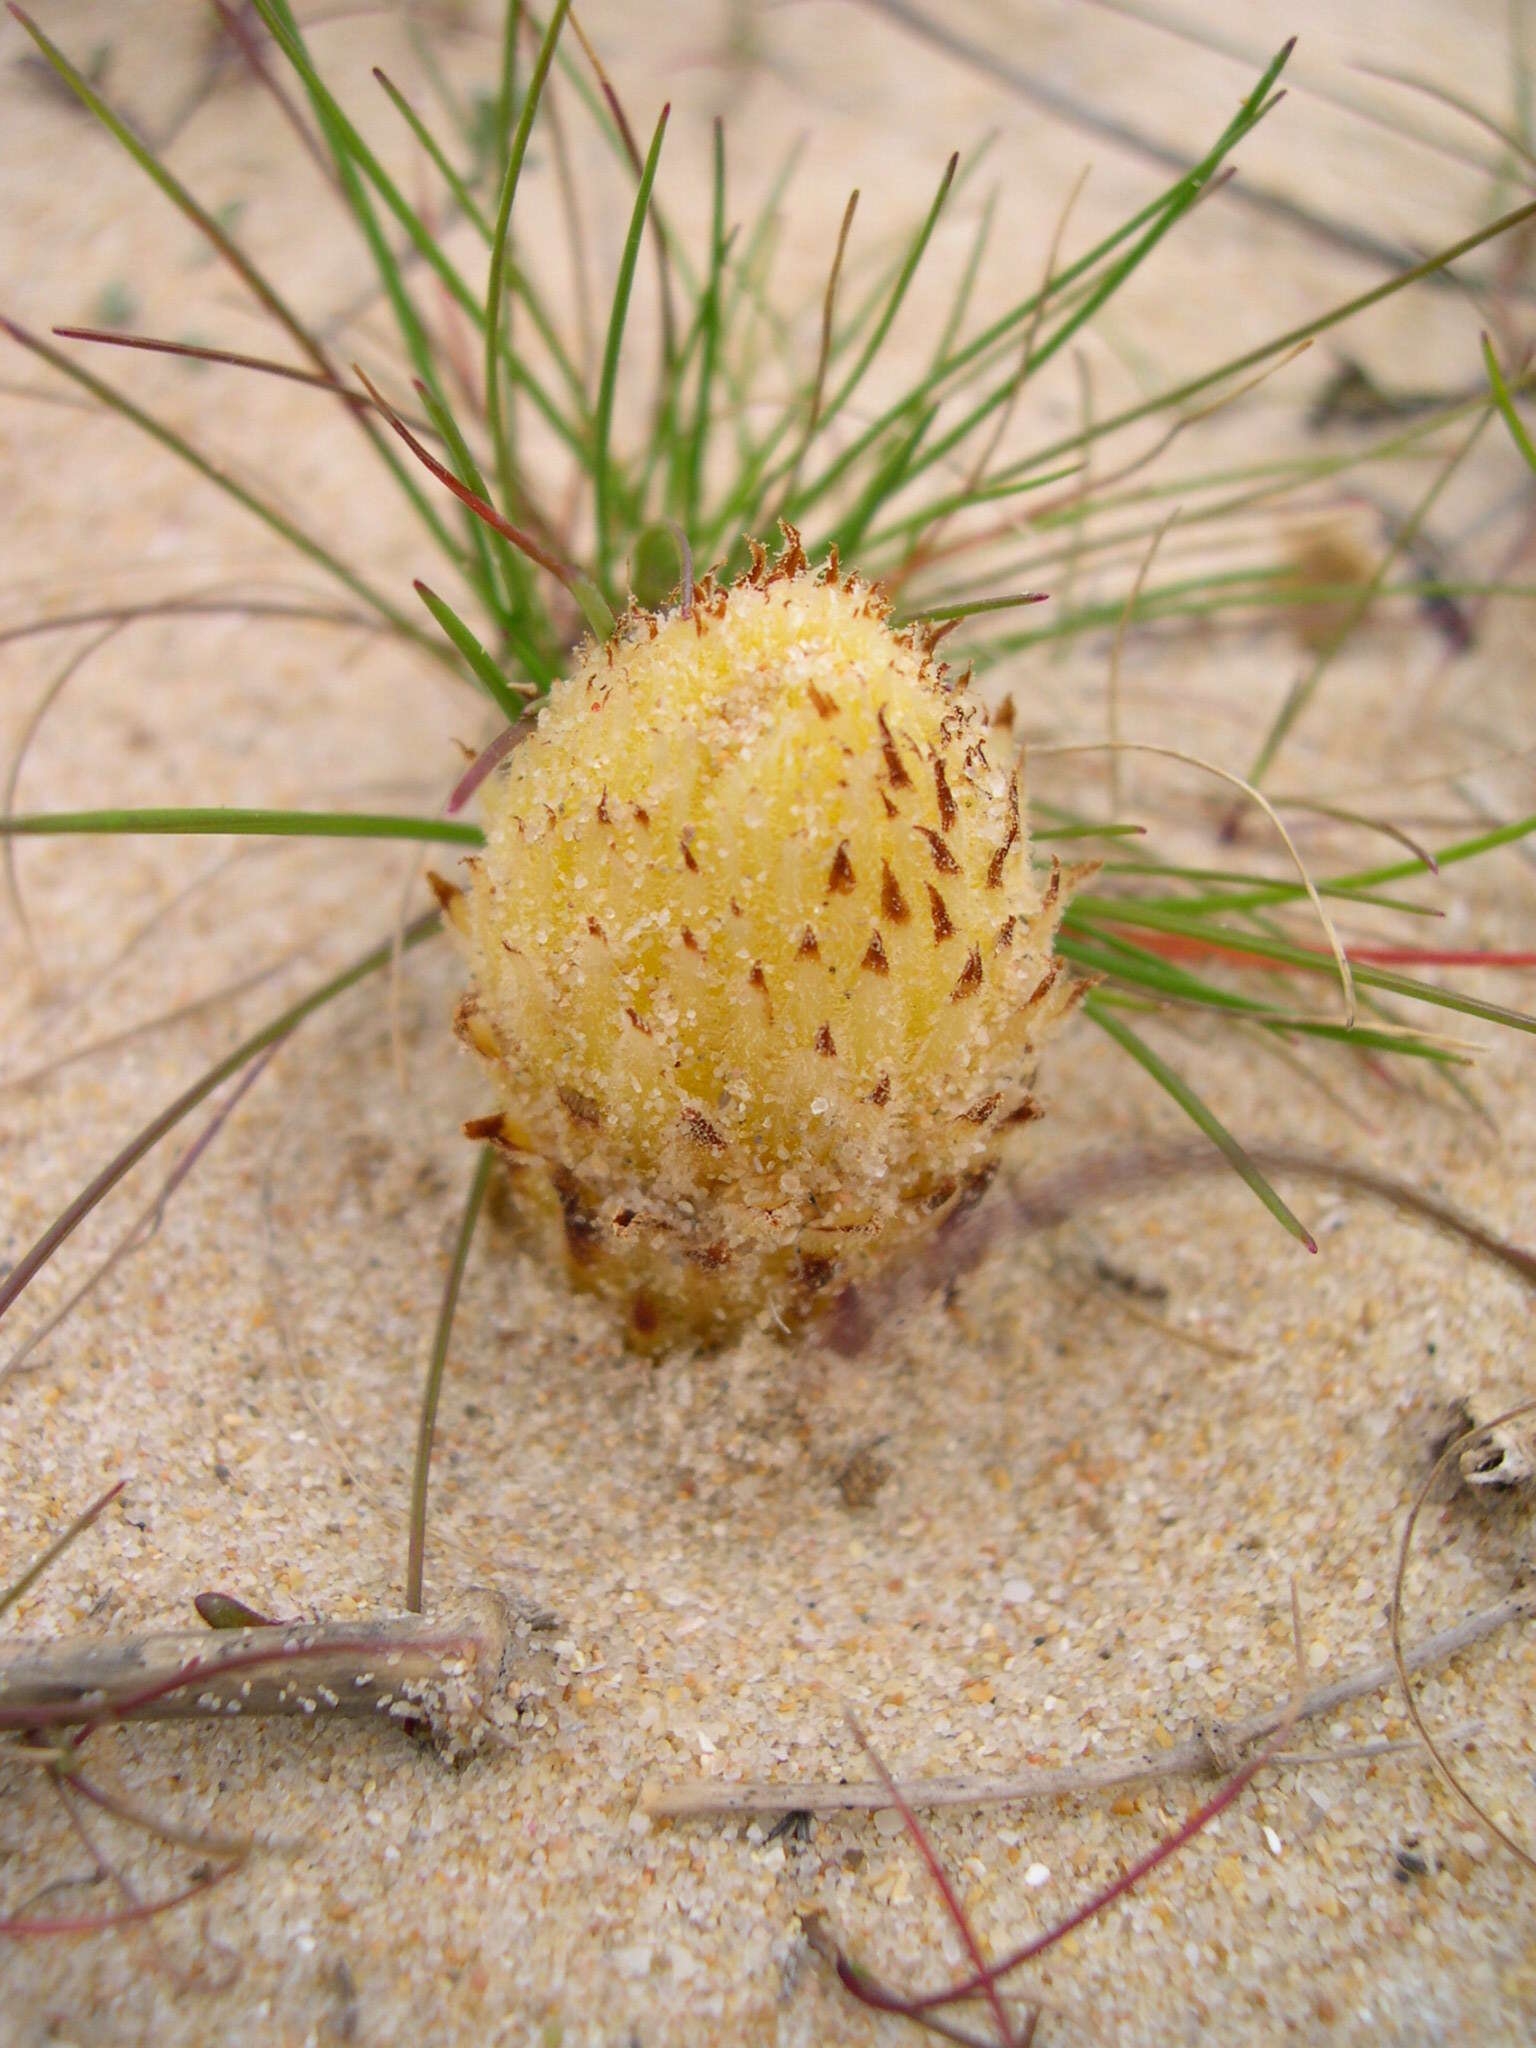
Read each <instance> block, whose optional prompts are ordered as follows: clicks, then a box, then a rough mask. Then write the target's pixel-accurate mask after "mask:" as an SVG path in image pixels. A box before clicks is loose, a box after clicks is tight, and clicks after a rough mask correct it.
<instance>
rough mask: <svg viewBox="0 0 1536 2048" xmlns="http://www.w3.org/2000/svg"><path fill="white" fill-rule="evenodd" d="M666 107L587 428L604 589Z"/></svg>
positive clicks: (634, 213) (645, 173)
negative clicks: (631, 343) (627, 365)
mask: <svg viewBox="0 0 1536 2048" xmlns="http://www.w3.org/2000/svg"><path fill="white" fill-rule="evenodd" d="M671 112H672V109H671V107H670V105H668V106H665V107H663V108H662V110H661V116H660V119H659V120H658V121H657V123H656V132H655V134H654V135H653V136H652V137H651V146H650V149H649V150H648V151H647V153H646V159H645V163H644V165H643V166H642V168H641V172H640V183H639V186H638V188H637V189H636V192H635V203H634V206H633V208H632V209H631V211H630V216H629V229H628V232H627V233H626V235H625V237H624V253H623V255H622V257H621V258H620V260H619V271H618V276H617V277H616V278H615V280H614V286H613V304H612V307H611V309H610V311H609V315H608V335H607V339H606V341H605V342H604V344H603V366H602V373H601V377H600V379H599V382H598V389H597V409H596V412H595V414H594V424H593V432H592V500H593V517H594V521H595V524H596V529H597V545H596V551H595V564H594V565H595V568H596V574H597V583H598V587H599V588H600V589H601V590H602V591H603V592H604V594H605V595H606V594H607V592H608V589H609V581H608V572H609V565H610V562H611V560H612V555H613V498H614V475H613V470H614V463H613V456H612V449H611V445H610V444H611V441H612V434H613V401H614V393H615V390H616V388H617V385H618V377H619V352H620V350H621V348H622V347H623V342H624V324H625V321H626V320H627V318H628V316H629V300H630V294H631V292H632V291H633V289H634V283H635V265H636V263H637V262H638V261H639V257H640V243H641V239H642V238H643V236H644V234H645V223H646V217H647V215H648V214H649V212H650V207H651V187H652V186H653V185H654V184H655V182H656V167H657V165H658V164H659V162H660V161H661V145H662V143H663V142H664V141H665V139H666V133H667V121H668V119H669V118H670V116H671Z"/></svg>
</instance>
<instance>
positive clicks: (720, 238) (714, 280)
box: [673, 118, 730, 534]
mask: <svg viewBox="0 0 1536 2048" xmlns="http://www.w3.org/2000/svg"><path fill="white" fill-rule="evenodd" d="M711 161H712V180H711V201H710V222H709V269H708V272H707V274H706V277H705V282H704V294H703V297H702V298H701V299H700V301H699V336H700V340H699V378H698V385H697V387H696V389H695V391H694V398H693V424H692V426H691V428H690V429H689V431H688V433H687V434H686V436H685V437H684V439H683V444H682V451H681V469H682V484H681V489H680V490H679V492H678V493H677V494H676V496H675V497H674V499H673V506H674V509H675V511H676V512H677V515H678V518H679V520H680V522H681V524H682V527H683V530H684V531H685V532H686V533H688V534H692V533H693V532H694V530H695V528H696V527H697V525H698V520H699V506H700V500H701V495H702V492H703V485H704V451H705V449H706V448H707V447H708V445H709V409H710V405H711V403H712V402H713V398H714V385H715V362H716V358H717V356H718V353H719V349H720V315H721V305H720V291H721V285H722V282H723V280H724V275H725V259H726V251H727V249H728V248H729V246H730V244H729V239H728V237H727V235H726V228H725V123H724V122H723V121H721V120H719V119H718V118H717V119H716V121H715V124H714V146H713V154H712V159H711Z"/></svg>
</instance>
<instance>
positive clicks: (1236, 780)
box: [1026, 740, 1356, 1031]
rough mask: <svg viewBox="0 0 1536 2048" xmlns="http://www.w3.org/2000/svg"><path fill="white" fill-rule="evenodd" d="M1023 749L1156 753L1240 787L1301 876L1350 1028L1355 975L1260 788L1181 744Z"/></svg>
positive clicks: (1087, 743) (1034, 750)
mask: <svg viewBox="0 0 1536 2048" xmlns="http://www.w3.org/2000/svg"><path fill="white" fill-rule="evenodd" d="M1026 751H1027V752H1028V753H1030V754H1103V753H1112V752H1122V751H1123V752H1127V753H1137V754H1160V755H1162V756H1163V758H1164V759H1165V760H1168V761H1182V762H1184V764H1185V765H1186V766H1187V767H1190V768H1199V769H1200V770H1202V772H1203V773H1205V774H1207V775H1214V776H1216V777H1217V778H1218V779H1219V780H1220V781H1222V782H1225V783H1229V784H1230V785H1231V787H1232V788H1233V789H1237V790H1241V791H1242V793H1243V795H1244V796H1246V797H1249V798H1251V799H1252V801H1253V802H1254V803H1256V804H1257V805H1258V807H1259V809H1260V810H1261V811H1262V812H1263V813H1264V815H1265V817H1266V818H1268V820H1269V822H1270V823H1271V824H1272V825H1273V826H1274V828H1275V830H1276V832H1278V833H1279V835H1280V838H1281V840H1282V841H1283V842H1284V845H1285V850H1286V852H1287V853H1288V854H1289V855H1290V857H1291V861H1292V864H1293V865H1294V867H1295V869H1296V873H1297V875H1298V876H1299V877H1300V879H1301V885H1302V887H1303V888H1304V889H1305V890H1306V892H1307V896H1308V898H1309V900H1310V901H1311V904H1312V908H1313V909H1314V910H1315V911H1316V912H1317V921H1318V923H1319V924H1320V925H1321V926H1322V928H1323V935H1324V937H1325V938H1326V939H1327V941H1328V950H1329V951H1330V952H1331V953H1332V955H1333V958H1334V964H1335V965H1336V966H1337V968H1338V970H1339V986H1340V988H1341V989H1342V990H1343V994H1344V1028H1345V1030H1346V1031H1352V1030H1353V1029H1354V1025H1355V1015H1356V1010H1355V977H1354V975H1353V974H1352V973H1351V972H1350V967H1349V956H1348V954H1347V953H1346V952H1345V951H1344V942H1343V940H1342V939H1341V938H1340V937H1339V934H1338V929H1337V927H1336V926H1335V924H1334V922H1333V919H1332V918H1331V917H1330V916H1329V915H1328V912H1327V911H1326V910H1325V909H1324V907H1323V899H1322V897H1321V896H1320V895H1319V894H1318V891H1317V884H1316V883H1315V882H1314V881H1313V880H1312V877H1311V875H1310V873H1309V872H1308V870H1307V864H1306V862H1305V861H1304V860H1303V859H1302V857H1301V854H1300V852H1299V851H1298V849H1297V846H1296V842H1295V840H1294V839H1293V838H1292V837H1291V835H1290V833H1289V832H1288V831H1287V830H1286V828H1285V824H1284V822H1283V820H1282V819H1281V817H1280V814H1279V812H1278V811H1277V810H1276V809H1275V807H1274V805H1273V804H1272V803H1271V802H1270V800H1269V798H1268V797H1267V796H1265V794H1264V792H1263V791H1262V790H1261V789H1256V788H1255V787H1254V785H1253V784H1252V783H1251V782H1249V781H1247V780H1245V778H1244V777H1243V776H1241V775H1238V774H1236V773H1235V772H1234V771H1233V770H1232V769H1231V768H1222V767H1220V766H1219V765H1218V764H1217V763H1216V762H1215V761H1207V760H1206V759H1205V758H1204V756H1203V755H1200V754H1191V753H1187V752H1186V751H1185V750H1184V748H1182V747H1164V746H1159V745H1158V744H1157V743H1156V742H1155V741H1153V740H1081V741H1064V742H1061V743H1059V744H1057V743H1047V744H1044V745H1038V746H1037V745H1031V746H1030V747H1029V748H1028V749H1027V750H1026Z"/></svg>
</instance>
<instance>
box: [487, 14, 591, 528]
mask: <svg viewBox="0 0 1536 2048" xmlns="http://www.w3.org/2000/svg"><path fill="white" fill-rule="evenodd" d="M518 11H520V10H518ZM569 11H570V0H555V6H554V11H553V12H552V13H551V15H550V17H549V22H548V25H547V26H546V28H545V30H544V35H543V39H542V41H541V42H540V44H539V54H538V56H537V57H536V58H535V59H534V66H533V74H532V76H531V77H530V79H529V81H528V90H527V92H526V93H525V94H524V95H523V104H522V109H521V111H520V112H519V114H518V118H517V128H516V130H515V132H514V134H513V136H512V143H511V147H510V149H509V150H508V152H507V167H506V171H505V173H504V174H503V177H502V181H501V196H500V198H499V200H498V201H497V205H496V224H495V227H494V228H493V230H492V235H491V263H490V271H489V274H488V276H487V279H486V287H485V312H484V320H485V418H486V425H487V427H488V428H489V430H490V436H491V447H492V449H493V450H494V451H495V458H496V475H497V479H498V481H499V483H500V485H501V491H502V496H503V498H504V500H505V501H506V503H507V504H509V505H515V504H516V503H517V501H518V492H517V470H516V465H515V463H514V461H513V456H512V435H511V424H510V421H509V419H508V416H507V414H506V412H505V410H504V408H503V404H502V391H501V323H502V318H503V301H504V297H505V291H506V267H507V254H508V240H509V237H510V235H511V232H512V203H513V201H514V200H515V199H516V197H517V187H518V181H519V179H520V178H521V177H522V174H523V162H524V159H525V158H526V157H527V154H528V138H529V136H530V135H531V134H532V133H533V121H534V116H535V115H536V114H537V113H538V110H539V99H540V96H541V94H542V93H543V90H544V81H545V79H546V78H548V76H549V67H550V65H551V64H552V63H553V62H554V56H555V47H556V45H557V44H558V42H559V40H560V31H561V29H562V28H563V27H564V26H565V17H566V15H567V13H568V12H569ZM516 42H517V33H516V15H515V13H514V12H513V11H511V10H509V16H508V31H507V48H508V50H509V52H510V51H512V50H514V49H515V46H516ZM510 65H511V57H510V55H509V57H508V74H507V75H505V76H504V82H503V113H504V114H505V113H510V111H511V90H512V88H511V79H510Z"/></svg>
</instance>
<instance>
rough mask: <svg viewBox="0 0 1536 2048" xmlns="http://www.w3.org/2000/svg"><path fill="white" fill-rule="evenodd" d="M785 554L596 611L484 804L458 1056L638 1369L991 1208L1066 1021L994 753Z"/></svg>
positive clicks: (977, 711)
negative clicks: (612, 1308)
mask: <svg viewBox="0 0 1536 2048" xmlns="http://www.w3.org/2000/svg"><path fill="white" fill-rule="evenodd" d="M886 612H887V608H886V605H885V602H884V600H883V599H882V598H881V597H880V596H879V594H878V593H876V592H874V591H873V590H871V589H870V588H868V587H867V586H865V585H864V584H862V583H860V582H859V581H858V580H857V579H855V578H847V579H843V580H839V579H838V577H837V576H836V574H835V573H834V572H829V571H826V570H823V571H819V572H811V571H808V570H807V569H806V567H805V565H804V561H803V557H802V556H801V555H800V551H799V548H798V544H797V543H796V542H795V540H794V538H793V536H791V538H790V540H789V543H788V545H787V546H786V550H785V553H784V554H783V556H781V558H780V560H779V562H778V563H777V564H776V565H775V566H774V567H773V568H772V569H769V568H767V567H766V565H765V564H764V563H763V562H762V561H761V559H759V561H758V565H757V567H756V568H755V569H754V571H753V572H752V574H751V575H750V576H748V577H744V578H743V579H742V580H741V581H739V582H738V583H736V584H734V585H732V586H731V587H730V588H728V589H715V588H713V587H712V586H709V585H706V586H704V587H703V588H702V589H701V590H699V591H698V592H697V593H696V596H695V602H694V605H693V607H692V611H691V614H690V615H683V614H680V613H676V612H674V613H671V614H661V615H656V616H652V615H649V614H645V613H641V614H638V615H635V614H631V615H630V616H629V617H628V618H626V619H625V620H624V621H623V622H621V625H620V627H619V629H618V631H617V633H616V634H615V636H614V639H613V640H612V641H610V642H609V643H608V644H607V645H606V646H605V647H602V648H595V649H594V648H593V647H591V646H589V647H588V648H587V649H586V650H585V652H584V655H583V657H582V658H581V659H580V662H579V665H578V667H577V668H576V671H575V673H574V674H573V675H572V676H571V677H570V679H569V680H568V681H566V682H563V683H560V684H557V685H556V687H555V689H554V690H553V692H552V693H551V696H550V699H549V702H548V703H547V705H546V706H545V707H544V709H543V710H542V712H541V713H540V716H539V721H538V729H537V732H536V733H534V734H533V735H532V736H531V737H530V738H529V739H528V740H526V741H525V742H524V743H523V744H522V745H521V746H520V747H519V748H518V749H517V750H516V751H515V752H514V753H513V754H512V755H511V756H510V757H509V759H508V760H507V762H506V764H505V765H504V766H503V767H502V768H501V769H500V770H499V771H498V772H497V773H496V775H495V776H494V778H493V779H492V780H491V782H490V783H489V784H488V785H487V787H486V790H485V792H484V796H485V818H486V831H487V846H486V850H485V853H484V856H483V857H482V858H478V859H475V860H473V861H471V862H470V863H468V865H469V869H470V880H469V885H468V889H467V894H466V896H465V898H464V899H463V900H462V901H460V902H459V903H458V904H457V905H456V906H455V907H456V910H457V913H458V915H457V918H456V922H458V923H459V925H460V926H461V929H462V930H463V932H464V935H465V939H466V944H467V950H468V953H469V959H470V964H471V969H472V974H473V981H472V986H471V988H470V990H469V992H468V994H467V995H466V997H465V999H464V1002H463V1004H462V1005H461V1007H460V1014H459V1030H460V1035H461V1037H462V1038H463V1039H464V1041H465V1042H466V1044H468V1045H470V1046H471V1047H472V1048H473V1049H474V1050H475V1051H476V1052H477V1053H478V1054H479V1055H480V1056H481V1057H482V1058H483V1059H485V1060H486V1061H487V1062H488V1064H489V1065H490V1067H491V1069H492V1071H493V1074H494V1079H495V1086H496V1093H497V1096H498V1099H499V1102H500V1105H501V1109H500V1112H499V1114H498V1115H497V1116H496V1117H494V1118H487V1119H482V1120H479V1121H478V1122H477V1123H476V1124H475V1125H473V1126H471V1127H470V1128H471V1130H472V1131H473V1132H474V1133H475V1134H477V1135H481V1136H491V1137H493V1138H494V1140H495V1141H496V1142H497V1143H498V1144H499V1145H500V1146H501V1148H502V1150H503V1151H504V1152H505V1153H506V1154H507V1156H508V1159H509V1161H510V1163H511V1166H512V1169H513V1182H514V1192H515V1196H516V1199H517V1204H518V1208H519V1211H520V1213H521V1215H522V1217H523V1219H524V1222H525V1225H526V1227H527V1229H528V1231H529V1232H530V1233H531V1234H532V1236H533V1237H534V1239H535V1241H536V1242H537V1243H538V1244H540V1245H542V1246H543V1247H545V1248H547V1249H549V1250H551V1251H558V1255H559V1256H561V1257H563V1258H564V1259H565V1261H566V1263H567V1265H568V1267H569V1269H570V1272H571V1276H572V1278H573V1279H574V1280H575V1281H576V1282H577V1284H579V1285H584V1286H589V1287H592V1288H594V1289H596V1290H597V1291H599V1292H600V1293H602V1294H603V1295H605V1296H607V1297H609V1298H610V1299H612V1300H613V1301H614V1302H615V1303H616V1304H617V1305H618V1306H619V1308H620V1309H621V1311H622V1313H623V1315H624V1316H625V1319H626V1323H627V1327H628V1332H629V1335H630V1338H631V1340H632V1341H634V1342H636V1343H638V1344H640V1345H642V1346H645V1347H647V1348H656V1347H658V1346H661V1345H664V1344H667V1343H669V1342H673V1341H677V1340H681V1339H690V1338H701V1337H702V1338H705V1339H718V1338H721V1337H725V1336H727V1335H729V1334H731V1333H732V1332H733V1331H734V1330H736V1329H739V1328H740V1327H741V1326H742V1325H743V1324H744V1323H745V1322H747V1321H749V1320H752V1319H754V1318H759V1317H761V1318H765V1319H767V1320H770V1321H772V1322H775V1323H778V1324H780V1325H783V1326H792V1325H793V1324H795V1323H796V1322H798V1321H800V1320H802V1319H803V1318H804V1317H805V1316H806V1314H807V1313H808V1312H809V1311H810V1310H811V1309H812V1307H813V1306H814V1305H815V1304H816V1302H817V1301H818V1300H819V1299H823V1298H825V1297H826V1295H827V1294H828V1292H829V1291H834V1290H836V1289H838V1288H841V1287H842V1286H843V1285H845V1284H847V1283H849V1282H856V1281H858V1280H859V1279H861V1278H863V1277H865V1276H867V1275H868V1274H870V1273H871V1272H872V1271H873V1270H874V1269H875V1268H876V1267H877V1266H878V1265H880V1264H881V1263H883V1262H884V1261H885V1260H887V1259H888V1258H890V1257H891V1255H892V1254H893V1253H895V1252H898V1251H899V1250H900V1248H901V1246H902V1245H903V1244H906V1243H910V1242H911V1240H912V1239H913V1237H914V1236H915V1235H917V1234H919V1233H926V1232H928V1231H930V1230H932V1229H933V1228H934V1226H935V1224H936V1223H937V1222H938V1221H939V1220H940V1219H941V1218H942V1217H943V1216H944V1215H945V1214H946V1213H948V1212H949V1211H950V1210H951V1209H952V1208H953V1207H954V1205H955V1204H956V1203H958V1202H962V1201H964V1200H965V1199H967V1197H968V1196H969V1195H974V1193H975V1192H976V1191H977V1190H978V1189H979V1188H980V1187H981V1186H983V1185H984V1184H985V1180H986V1178H987V1177H988V1176H989V1175H990V1173H991V1171H992V1170H993V1168H994V1166H995V1163H996V1161H997V1158H998V1156H999V1152H1000V1149H1001V1146H1002V1144H1003V1142H1004V1140H1005V1134H1006V1133H1007V1132H1008V1131H1009V1130H1010V1129H1013V1128H1016V1127H1017V1126H1018V1125H1019V1124H1021V1123H1023V1122H1025V1121H1027V1120H1028V1119H1029V1118H1030V1117H1031V1116H1032V1115H1033V1114H1034V1104H1033V1101H1032V1098H1031V1097H1030V1094H1029V1089H1030V1086H1031V1083H1032V1081H1033V1078H1034V1068H1035V1058H1036V1048H1037V1046H1038V1044H1039V1042H1040V1040H1041V1038H1042V1036H1043V1034H1044V1032H1045V1030H1046V1029H1047V1027H1048V1026H1049V1024H1050V1023H1051V1021H1052V1020H1053V1019H1054V1018H1055V1017H1056V1016H1057V1015H1058V1014H1059V1012H1060V1011H1061V1009H1062V1008H1063V1007H1064V1005H1065V1003H1066V1002H1067V1001H1068V1000H1069V999H1070V988H1069V984H1068V982H1067V978H1066V976H1065V975H1064V974H1062V975H1058V974H1057V972H1056V969H1055V966H1054V964H1053V961H1052V956H1051V941H1052V936H1053V933H1054V930H1055V925H1056V921H1057V918H1058V917H1059V915H1060V910H1061V902H1060V897H1061V889H1060V878H1059V875H1058V873H1057V871H1056V870H1055V868H1054V867H1053V868H1052V869H1051V870H1050V871H1049V874H1048V876H1042V875H1041V874H1040V873H1039V872H1038V871H1036V870H1035V868H1034V867H1033V866H1032V864H1031V859H1030V849H1029V843H1028V833H1027V829H1026V825H1025V821H1024V813H1023V793H1022V790H1021V788H1020V780H1019V774H1018V763H1017V759H1016V756H1015V750H1014V747H1013V743H1012V739H1011V736H1010V735H1009V734H1008V733H1006V732H1003V731H1000V730H997V729H990V730H989V729H988V727H987V724H986V719H985V716H984V713H983V712H982V710H981V708H980V707H979V706H978V705H977V704H976V703H975V702H974V700H972V699H971V698H969V697H968V696H967V695H966V694H965V693H964V691H963V690H961V689H959V688H957V687H955V686H954V685H953V684H952V683H951V682H950V680H949V678H948V677H947V674H946V672H945V670H944V668H943V666H942V664H940V663H937V662H936V661H934V660H933V659H932V657H931V655H930V654H929V653H928V652H927V651H926V646H927V643H926V640H925V638H924V636H923V635H922V633H921V631H912V630H910V629H909V630H907V631H902V632H893V631H892V629H891V627H890V626H889V624H888V623H887V616H886Z"/></svg>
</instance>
